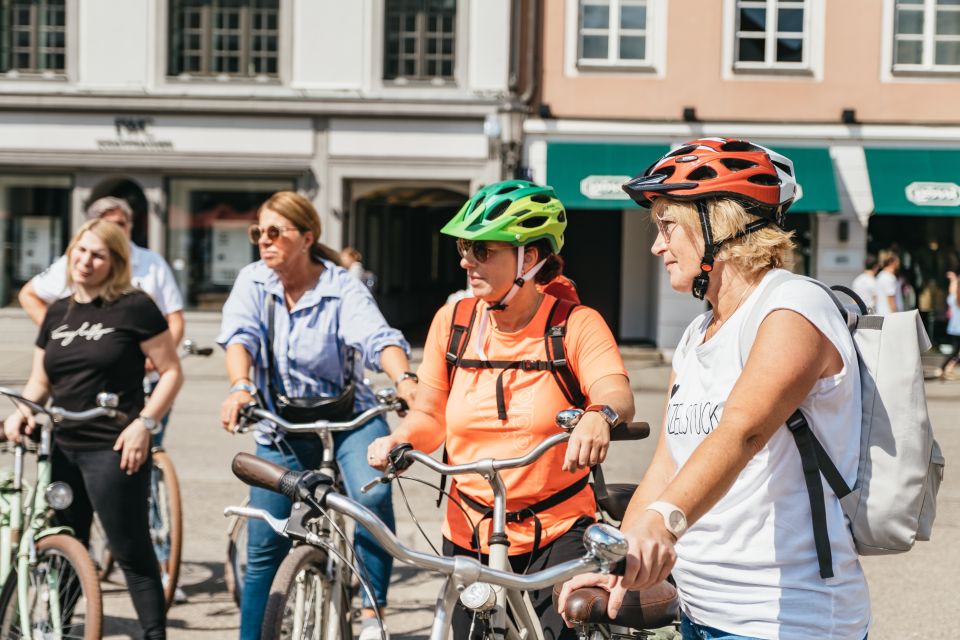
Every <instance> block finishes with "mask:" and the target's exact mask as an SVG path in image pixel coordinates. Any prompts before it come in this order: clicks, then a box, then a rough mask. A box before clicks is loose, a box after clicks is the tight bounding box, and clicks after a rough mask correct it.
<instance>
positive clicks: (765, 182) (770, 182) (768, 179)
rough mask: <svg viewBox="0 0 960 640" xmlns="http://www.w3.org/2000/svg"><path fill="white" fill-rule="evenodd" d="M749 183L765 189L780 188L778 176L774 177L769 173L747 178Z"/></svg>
mask: <svg viewBox="0 0 960 640" xmlns="http://www.w3.org/2000/svg"><path fill="white" fill-rule="evenodd" d="M747 181H748V182H752V183H753V184H759V185H762V186H764V187H779V186H780V178H778V177H777V176H772V175H770V174H769V173H759V174H757V175H754V176H750V177H748V178H747Z"/></svg>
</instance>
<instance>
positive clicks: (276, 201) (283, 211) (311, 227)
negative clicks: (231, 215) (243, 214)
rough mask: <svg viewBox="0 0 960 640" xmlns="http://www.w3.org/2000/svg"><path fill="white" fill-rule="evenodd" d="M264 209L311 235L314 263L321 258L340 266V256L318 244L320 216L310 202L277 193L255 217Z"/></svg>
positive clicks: (295, 196)
mask: <svg viewBox="0 0 960 640" xmlns="http://www.w3.org/2000/svg"><path fill="white" fill-rule="evenodd" d="M266 209H269V210H270V211H273V212H274V213H276V214H278V215H281V216H283V217H284V218H286V219H287V220H289V221H290V222H291V223H292V224H293V226H295V227H296V228H297V229H299V230H300V232H301V233H303V232H305V231H310V232H312V233H313V246H312V247H310V257H311V258H313V260H314V262H319V261H320V259H321V258H323V259H324V260H329V261H330V262H332V263H333V264H335V265H337V266H340V265H341V264H342V262H341V260H340V254H339V253H338V252H336V251H334V250H333V249H331V248H330V247H328V246H327V245H325V244H323V243H322V242H320V231H321V228H320V214H319V213H317V209H316V207H314V206H313V203H312V202H310V201H309V200H307V199H306V198H304V197H303V196H302V195H300V194H299V193H296V192H294V191H278V192H276V193H275V194H273V195H272V196H270V197H269V198H267V200H266V202H264V203H263V204H262V205H260V208H259V209H258V210H257V215H258V216H259V215H260V213H261V212H262V211H264V210H266Z"/></svg>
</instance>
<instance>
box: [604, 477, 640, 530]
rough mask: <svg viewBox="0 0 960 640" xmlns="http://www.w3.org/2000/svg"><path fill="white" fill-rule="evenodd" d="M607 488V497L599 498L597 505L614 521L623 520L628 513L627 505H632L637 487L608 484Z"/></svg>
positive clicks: (633, 485)
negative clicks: (631, 501) (631, 499)
mask: <svg viewBox="0 0 960 640" xmlns="http://www.w3.org/2000/svg"><path fill="white" fill-rule="evenodd" d="M606 488H607V495H605V496H601V497H599V498H597V504H598V505H599V506H600V508H601V509H603V512H604V513H606V514H607V515H608V516H610V517H611V518H613V519H614V520H617V521H620V520H623V514H624V513H626V511H627V505H628V504H630V498H632V497H633V492H634V491H636V490H637V485H635V484H608V485H606Z"/></svg>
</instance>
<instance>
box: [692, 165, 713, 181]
mask: <svg viewBox="0 0 960 640" xmlns="http://www.w3.org/2000/svg"><path fill="white" fill-rule="evenodd" d="M687 177H688V178H689V179H690V180H712V179H713V178H716V177H717V170H716V169H714V168H713V167H708V166H703V167H698V168H696V169H694V170H693V171H691V172H690V174H689V175H688V176H687Z"/></svg>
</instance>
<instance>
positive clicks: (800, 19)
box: [734, 0, 810, 70]
mask: <svg viewBox="0 0 960 640" xmlns="http://www.w3.org/2000/svg"><path fill="white" fill-rule="evenodd" d="M809 4H810V2H809V0H737V1H736V20H735V35H734V68H735V69H738V70H750V69H759V70H764V69H806V68H808V66H809V62H808V57H809V56H808V49H809V41H810V34H809V31H810V30H809V26H808V25H809V24H810V7H809Z"/></svg>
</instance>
